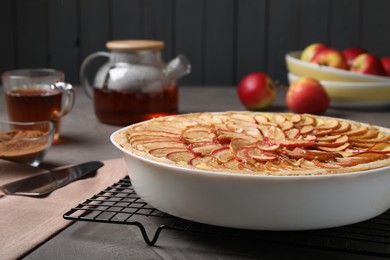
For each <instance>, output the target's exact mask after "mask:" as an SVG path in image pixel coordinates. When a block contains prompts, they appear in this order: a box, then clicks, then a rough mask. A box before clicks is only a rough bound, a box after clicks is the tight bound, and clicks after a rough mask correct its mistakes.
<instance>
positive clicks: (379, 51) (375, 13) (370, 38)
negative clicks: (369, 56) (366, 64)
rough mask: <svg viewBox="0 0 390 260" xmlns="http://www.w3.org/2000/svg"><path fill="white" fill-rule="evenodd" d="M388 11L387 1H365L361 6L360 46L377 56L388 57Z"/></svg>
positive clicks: (389, 5)
mask: <svg viewBox="0 0 390 260" xmlns="http://www.w3.org/2000/svg"><path fill="white" fill-rule="evenodd" d="M388 10H390V1H388V0H376V1H367V0H365V1H364V2H363V6H362V11H363V14H362V46H363V47H364V48H366V49H367V50H368V51H370V52H372V53H374V54H376V55H379V56H390V49H389V46H390V34H389V31H390V23H389V22H388V19H389V17H388V15H389V14H388Z"/></svg>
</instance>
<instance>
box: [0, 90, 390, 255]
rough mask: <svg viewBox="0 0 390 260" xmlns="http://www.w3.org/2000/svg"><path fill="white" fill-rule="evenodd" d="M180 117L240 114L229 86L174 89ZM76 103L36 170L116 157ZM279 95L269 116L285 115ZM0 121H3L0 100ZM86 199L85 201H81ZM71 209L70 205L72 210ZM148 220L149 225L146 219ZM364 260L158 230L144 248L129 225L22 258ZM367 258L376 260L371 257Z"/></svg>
mask: <svg viewBox="0 0 390 260" xmlns="http://www.w3.org/2000/svg"><path fill="white" fill-rule="evenodd" d="M179 93H180V96H179V100H180V102H179V110H180V113H188V112H201V111H211V112H218V111H226V110H244V109H245V108H244V107H243V106H242V105H241V104H240V102H239V100H238V97H237V94H236V89H235V88H234V87H232V86H225V87H223V86H220V87H205V86H202V87H196V86H191V87H190V86H184V87H182V88H181V89H180V92H179ZM76 94H77V95H76V104H75V106H74V108H73V110H72V111H71V113H70V114H69V115H67V116H66V117H64V118H63V120H62V125H61V142H60V143H59V144H55V145H53V147H52V148H51V149H50V151H49V152H48V154H47V156H46V157H45V160H44V162H43V163H42V165H41V166H42V167H44V168H52V167H56V166H59V165H65V164H75V163H81V162H85V161H89V160H107V159H113V158H119V157H121V155H120V153H119V151H118V150H116V148H115V147H114V146H113V145H112V144H111V143H110V140H109V137H110V135H111V134H112V133H113V132H114V131H116V130H118V129H119V128H120V127H118V126H111V125H106V124H102V123H100V122H99V121H98V120H97V118H96V117H95V115H94V111H93V106H92V102H91V100H89V99H88V98H87V97H86V95H85V94H84V93H83V90H82V89H81V88H78V87H77V88H76ZM284 95H285V93H284V90H282V89H281V90H280V91H279V95H278V98H277V100H276V102H275V103H274V105H273V106H272V107H271V108H270V109H269V111H275V112H286V111H288V110H287V109H286V106H285V102H284ZM0 100H2V102H1V103H0V119H6V118H7V117H6V109H5V105H4V102H3V100H4V99H3V97H0ZM324 115H326V116H333V117H339V118H347V119H352V120H357V121H362V122H366V123H371V124H375V125H380V126H384V127H388V128H390V120H389V118H390V107H370V108H367V107H366V108H358V107H355V108H333V107H331V108H330V109H329V110H328V111H327V112H326V113H325V114H324ZM85 199H87V198H85ZM75 206H76V205H75ZM150 221H152V220H150ZM295 257H300V258H301V259H313V258H314V257H315V259H334V258H337V259H366V257H365V256H359V255H356V254H349V253H345V252H335V251H324V250H321V249H310V248H301V247H293V246H288V245H278V244H268V243H264V244H259V243H257V242H253V243H252V242H251V241H240V240H237V239H230V238H223V239H222V238H221V237H207V236H202V235H196V234H192V233H187V232H173V231H163V233H162V234H161V235H160V238H159V241H158V243H157V246H147V245H146V243H145V242H144V241H143V239H142V236H141V234H140V232H139V230H138V229H137V228H135V227H133V226H123V225H113V224H103V223H90V222H76V223H74V224H72V225H71V226H69V227H68V228H66V229H65V230H63V231H61V232H60V233H58V234H57V235H56V236H54V237H53V238H51V239H49V240H48V241H47V242H45V243H44V244H43V245H41V246H40V247H38V248H37V249H36V250H34V251H33V252H31V253H30V254H29V255H28V256H26V259H260V258H261V259H286V258H288V259H291V258H295ZM370 259H382V258H381V257H375V258H370Z"/></svg>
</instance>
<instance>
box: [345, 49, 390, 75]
mask: <svg viewBox="0 0 390 260" xmlns="http://www.w3.org/2000/svg"><path fill="white" fill-rule="evenodd" d="M350 70H351V71H353V72H358V73H362V74H371V75H378V76H384V75H385V70H384V68H383V65H382V62H381V59H380V58H379V57H378V56H376V55H374V54H371V53H363V54H360V55H359V56H357V57H356V58H355V59H354V60H353V62H352V65H351V68H350Z"/></svg>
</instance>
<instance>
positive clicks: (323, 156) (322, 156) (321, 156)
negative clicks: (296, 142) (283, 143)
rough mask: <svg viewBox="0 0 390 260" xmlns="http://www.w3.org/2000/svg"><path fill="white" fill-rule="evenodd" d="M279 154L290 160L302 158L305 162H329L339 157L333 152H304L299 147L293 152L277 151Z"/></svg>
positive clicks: (286, 150) (287, 150)
mask: <svg viewBox="0 0 390 260" xmlns="http://www.w3.org/2000/svg"><path fill="white" fill-rule="evenodd" d="M278 152H279V153H281V154H284V155H287V156H288V157H290V158H294V159H300V158H304V159H307V160H319V161H329V160H333V159H335V158H336V157H339V156H340V155H339V154H338V153H334V152H322V151H317V150H305V149H302V148H300V147H296V148H294V149H293V150H289V149H279V150H278Z"/></svg>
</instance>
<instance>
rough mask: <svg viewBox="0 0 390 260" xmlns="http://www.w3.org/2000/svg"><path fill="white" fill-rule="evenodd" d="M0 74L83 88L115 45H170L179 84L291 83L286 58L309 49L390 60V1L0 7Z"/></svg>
mask: <svg viewBox="0 0 390 260" xmlns="http://www.w3.org/2000/svg"><path fill="white" fill-rule="evenodd" d="M0 10H1V15H0V28H1V40H0V71H5V70H9V69H15V68H27V67H52V68H56V69H61V70H63V71H65V73H66V76H67V80H68V81H70V82H71V83H75V84H77V83H78V81H79V77H78V70H79V66H80V64H81V62H82V60H83V59H84V58H85V57H86V56H87V55H88V54H90V53H93V52H95V51H99V50H105V42H106V41H108V40H111V39H131V38H132V39H135V38H149V39H159V40H163V41H165V43H166V45H167V47H166V48H165V50H164V59H165V60H169V59H171V58H172V57H174V56H175V55H176V54H178V53H182V54H185V55H186V56H187V57H188V58H189V60H190V61H191V63H192V68H193V69H192V73H191V75H190V76H187V77H186V78H185V79H183V80H182V81H181V84H182V85H235V84H236V83H237V82H238V81H239V80H240V78H241V77H242V76H243V75H245V74H247V73H249V72H252V71H255V70H260V71H265V72H268V73H269V74H270V75H271V76H272V77H273V78H274V79H278V80H279V81H281V82H286V66H285V63H284V55H285V53H286V52H288V51H291V50H297V49H302V48H303V47H304V46H306V45H307V44H309V43H312V42H323V43H326V44H329V45H331V46H333V47H335V48H345V47H348V46H351V45H359V46H362V47H364V48H366V49H368V50H369V51H371V52H373V53H376V54H378V55H390V22H389V16H388V15H389V13H390V1H389V0H1V1H0Z"/></svg>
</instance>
